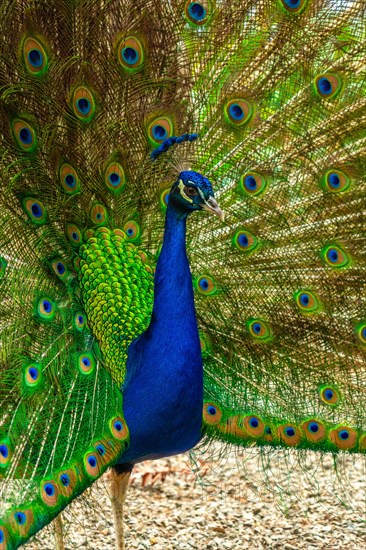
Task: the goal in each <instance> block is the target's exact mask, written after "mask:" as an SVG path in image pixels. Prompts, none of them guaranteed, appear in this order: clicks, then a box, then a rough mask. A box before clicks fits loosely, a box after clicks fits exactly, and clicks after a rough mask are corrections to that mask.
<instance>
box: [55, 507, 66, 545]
mask: <svg viewBox="0 0 366 550" xmlns="http://www.w3.org/2000/svg"><path fill="white" fill-rule="evenodd" d="M53 525H54V528H55V540H56V550H65V545H64V535H63V532H62V518H61V514H59V515H58V516H57V517H56V518H55V519H54V521H53Z"/></svg>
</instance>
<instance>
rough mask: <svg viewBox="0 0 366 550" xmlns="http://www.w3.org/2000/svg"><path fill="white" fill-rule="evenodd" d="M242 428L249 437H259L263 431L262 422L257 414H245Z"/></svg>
mask: <svg viewBox="0 0 366 550" xmlns="http://www.w3.org/2000/svg"><path fill="white" fill-rule="evenodd" d="M244 428H245V430H246V432H247V433H248V435H250V436H251V437H260V436H261V435H262V434H263V432H264V424H263V422H262V420H261V419H260V418H259V417H258V416H251V415H249V416H246V417H245V418H244Z"/></svg>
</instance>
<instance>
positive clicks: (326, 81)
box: [315, 73, 342, 99]
mask: <svg viewBox="0 0 366 550" xmlns="http://www.w3.org/2000/svg"><path fill="white" fill-rule="evenodd" d="M341 89H342V79H341V77H340V76H339V75H336V74H334V73H324V74H320V75H318V76H317V77H316V79H315V90H316V93H317V95H318V96H319V97H322V98H325V99H333V98H334V97H336V96H337V95H338V94H339V92H340V91H341Z"/></svg>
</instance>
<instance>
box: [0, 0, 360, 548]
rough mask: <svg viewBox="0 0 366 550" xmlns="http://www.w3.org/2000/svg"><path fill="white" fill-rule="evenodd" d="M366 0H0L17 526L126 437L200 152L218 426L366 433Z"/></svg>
mask: <svg viewBox="0 0 366 550" xmlns="http://www.w3.org/2000/svg"><path fill="white" fill-rule="evenodd" d="M364 9H365V5H364V2H362V1H358V0H352V1H343V0H298V1H290V0H260V1H253V0H244V1H239V0H238V1H228V0H216V1H215V0H202V2H186V1H184V0H183V1H182V0H171V1H170V2H164V1H160V0H147V1H143V0H134V1H132V0H131V1H130V0H109V1H101V0H60V1H57V2H52V1H51V2H47V3H45V2H41V1H38V0H35V1H34V2H27V1H25V0H24V1H23V0H16V1H10V0H5V1H4V2H2V4H1V6H0V30H1V32H0V50H1V56H0V121H1V130H0V133H1V149H0V181H1V194H0V299H1V300H0V302H1V305H0V311H1V313H0V331H1V347H0V406H1V420H0V478H1V480H0V492H1V506H2V507H1V518H2V519H1V520H0V548H4V549H12V548H16V547H18V546H19V545H20V544H22V543H24V542H25V541H26V540H27V539H28V538H29V537H30V536H31V535H33V534H34V533H35V532H37V531H38V530H39V529H40V528H42V527H43V526H44V525H45V524H47V523H48V522H49V521H51V520H52V519H53V518H54V517H56V515H57V514H58V513H59V512H60V511H61V510H62V509H63V508H65V506H67V504H68V503H69V502H70V501H71V500H73V499H74V498H75V497H76V496H77V495H79V494H80V493H82V492H83V491H84V490H85V488H86V487H88V486H90V485H91V484H92V483H93V481H94V480H96V479H97V478H98V477H99V476H100V475H101V474H102V473H103V472H104V471H105V470H106V469H107V467H109V466H113V465H114V464H115V462H116V460H117V458H118V457H119V456H121V455H122V454H123V452H124V450H125V449H126V448H127V447H128V442H129V431H128V426H127V424H126V423H125V420H124V417H123V397H122V394H121V392H120V386H121V385H122V384H123V381H124V379H125V372H126V368H125V364H126V358H127V352H128V347H129V345H130V343H131V342H132V341H133V339H134V338H136V337H137V336H138V335H140V334H141V333H142V332H143V331H144V330H145V329H146V328H147V327H148V325H149V322H150V316H151V312H152V306H153V274H154V269H155V265H156V260H157V257H158V256H159V252H160V245H161V240H162V234H163V227H164V216H165V211H166V207H167V204H168V200H169V196H168V194H169V189H170V187H171V185H172V183H173V182H174V181H175V180H176V177H177V176H176V174H177V171H178V172H179V171H181V170H183V169H191V170H195V171H197V172H200V173H201V174H203V175H205V176H206V177H208V178H210V180H211V182H212V184H213V187H214V189H215V192H216V196H217V197H218V201H219V203H220V206H221V208H222V209H223V210H224V211H225V214H226V218H225V223H224V224H222V223H221V222H219V220H212V219H211V218H208V217H206V216H205V215H200V216H196V217H195V218H194V219H193V216H192V220H190V223H189V228H188V241H187V251H188V256H189V261H190V266H191V270H192V284H193V288H194V292H195V306H196V312H197V320H198V325H199V331H200V337H201V348H202V356H203V361H204V386H205V389H204V391H205V396H204V403H203V420H202V430H203V434H204V435H206V437H207V439H208V440H211V439H213V440H219V441H223V442H228V443H231V444H234V445H237V446H252V445H253V444H257V445H258V446H260V447H263V448H267V447H269V448H270V447H285V448H294V449H314V450H320V451H329V452H338V451H339V450H342V451H343V450H345V451H350V452H359V453H365V452H366V422H365V415H364V408H365V395H366V393H365V392H366V385H365V366H366V362H365V351H366V293H365V266H366V246H365V244H366V243H365V241H366V239H365V198H366V191H365V165H366V146H365V144H366V141H365V138H366V117H365V106H366V91H365V67H366V65H365V59H366V27H365V25H364ZM185 133H197V134H199V139H198V140H197V141H195V142H194V143H189V142H185V143H182V144H180V145H179V146H176V147H175V148H172V149H170V150H169V151H167V152H166V153H165V154H164V155H161V156H160V157H159V158H158V159H157V160H156V161H155V162H152V160H151V158H150V153H151V152H152V150H154V149H156V148H157V147H159V146H160V145H162V143H164V141H165V140H166V139H167V138H169V137H171V136H181V135H183V134H185Z"/></svg>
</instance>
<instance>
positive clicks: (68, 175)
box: [60, 163, 80, 195]
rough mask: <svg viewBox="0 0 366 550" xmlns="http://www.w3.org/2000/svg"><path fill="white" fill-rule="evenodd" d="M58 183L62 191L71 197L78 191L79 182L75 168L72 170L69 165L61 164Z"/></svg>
mask: <svg viewBox="0 0 366 550" xmlns="http://www.w3.org/2000/svg"><path fill="white" fill-rule="evenodd" d="M60 182H61V185H62V188H63V190H64V191H66V193H68V194H69V195H73V194H74V193H77V192H78V191H80V180H79V177H78V175H77V172H76V170H75V168H73V167H72V166H71V164H67V163H65V164H61V166H60Z"/></svg>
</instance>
